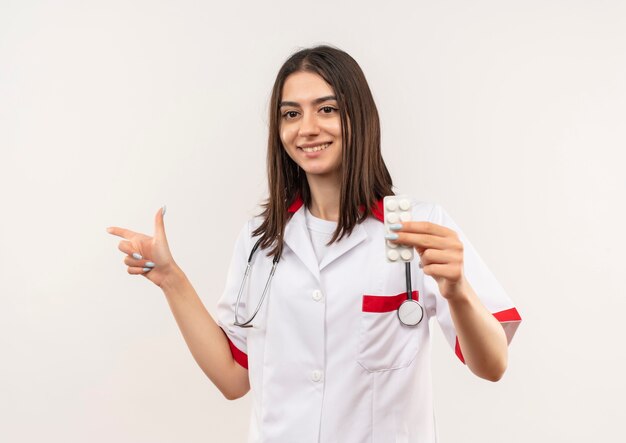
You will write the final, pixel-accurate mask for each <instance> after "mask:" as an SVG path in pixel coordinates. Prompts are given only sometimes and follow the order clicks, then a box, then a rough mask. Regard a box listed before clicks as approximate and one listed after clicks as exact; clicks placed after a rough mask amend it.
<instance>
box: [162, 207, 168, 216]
mask: <svg viewBox="0 0 626 443" xmlns="http://www.w3.org/2000/svg"><path fill="white" fill-rule="evenodd" d="M166 210H167V205H163V207H162V208H161V215H165V211H166Z"/></svg>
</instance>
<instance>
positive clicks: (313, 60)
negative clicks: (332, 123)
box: [253, 45, 393, 257]
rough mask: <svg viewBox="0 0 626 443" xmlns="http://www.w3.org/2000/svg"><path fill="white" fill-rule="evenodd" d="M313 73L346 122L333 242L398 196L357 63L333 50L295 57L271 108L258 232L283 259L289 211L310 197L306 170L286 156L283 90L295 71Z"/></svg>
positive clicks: (282, 70) (272, 252)
mask: <svg viewBox="0 0 626 443" xmlns="http://www.w3.org/2000/svg"><path fill="white" fill-rule="evenodd" d="M300 71H305V72H312V73H315V74H317V75H319V76H320V77H322V78H323V79H324V80H325V81H326V83H328V84H329V85H330V86H331V87H332V88H333V90H334V92H335V96H336V97H337V105H338V107H339V114H340V117H341V138H342V159H341V191H340V200H339V206H340V207H339V222H338V223H337V229H336V231H335V233H334V234H333V237H332V239H331V240H330V242H329V243H332V242H334V241H336V240H341V239H342V238H343V236H344V235H346V234H348V235H350V233H352V230H353V228H354V226H355V225H356V224H357V223H361V222H362V221H363V220H365V219H366V218H367V217H368V216H369V215H370V214H371V212H372V208H374V206H375V204H376V202H377V201H378V200H379V199H381V198H383V197H384V196H386V195H393V191H392V181H391V176H390V175H389V171H388V170H387V167H386V166H385V162H384V161H383V158H382V156H381V153H380V121H379V118H378V110H377V109H376V104H375V103H374V98H373V97H372V93H371V91H370V88H369V86H368V84H367V80H366V79H365V75H364V74H363V71H362V70H361V68H360V66H359V65H358V64H357V62H356V61H355V60H354V59H353V58H352V57H351V56H350V55H348V54H347V53H346V52H344V51H342V50H340V49H337V48H333V47H331V46H325V45H323V46H316V47H314V48H307V49H303V50H300V51H298V52H296V53H295V54H293V55H292V56H291V57H289V59H287V61H286V62H285V63H284V64H283V66H282V67H281V68H280V70H279V71H278V75H277V76H276V81H275V82H274V87H273V88H272V97H271V99H270V106H269V117H270V119H269V123H270V124H269V138H268V143H267V148H268V149H267V181H268V187H269V197H268V199H267V201H266V202H265V203H264V204H263V208H264V210H263V212H262V213H261V216H262V217H263V222H262V223H261V225H260V226H259V227H258V228H257V229H256V230H255V231H254V232H253V235H254V236H257V235H259V234H260V235H261V244H260V246H261V248H262V249H265V248H268V247H270V246H271V247H272V249H271V250H270V251H269V252H268V254H267V255H272V256H274V257H276V256H278V257H280V254H281V253H282V249H283V234H284V231H285V225H286V224H287V221H288V219H289V218H290V216H291V214H289V213H288V211H287V209H288V208H289V206H290V205H291V204H292V203H293V202H294V201H295V200H296V198H298V197H299V198H301V199H302V201H303V203H304V205H306V206H307V207H309V206H310V204H311V192H310V189H309V184H308V182H307V179H306V174H305V173H304V171H302V170H300V167H299V166H298V165H297V164H296V163H295V162H294V161H293V160H292V159H291V158H290V157H289V155H287V152H286V151H285V149H284V147H283V144H282V142H281V140H280V134H279V130H280V121H281V120H280V117H281V115H280V102H281V96H282V91H283V85H284V84H285V80H286V79H287V77H289V75H291V74H293V73H295V72H300Z"/></svg>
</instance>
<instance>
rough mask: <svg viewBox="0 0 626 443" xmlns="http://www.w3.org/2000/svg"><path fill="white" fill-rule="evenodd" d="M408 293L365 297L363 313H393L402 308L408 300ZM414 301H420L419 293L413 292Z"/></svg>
mask: <svg viewBox="0 0 626 443" xmlns="http://www.w3.org/2000/svg"><path fill="white" fill-rule="evenodd" d="M406 299H407V297H406V292H403V293H402V294H398V295H392V296H388V295H364V296H363V312H379V313H382V312H391V311H395V310H396V309H398V308H399V307H400V305H401V304H402V302H403V301H404V300H406ZM413 299H414V300H417V301H419V292H418V291H413Z"/></svg>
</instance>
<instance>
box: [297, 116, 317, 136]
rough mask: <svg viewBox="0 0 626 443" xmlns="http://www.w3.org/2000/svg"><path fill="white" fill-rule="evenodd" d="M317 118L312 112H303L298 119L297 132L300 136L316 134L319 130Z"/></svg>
mask: <svg viewBox="0 0 626 443" xmlns="http://www.w3.org/2000/svg"><path fill="white" fill-rule="evenodd" d="M317 123H318V122H317V118H316V116H315V114H314V113H312V112H305V113H304V114H303V115H302V119H301V120H300V128H299V130H298V134H299V135H300V136H302V137H308V136H311V135H317V134H319V132H320V128H319V125H318V124H317Z"/></svg>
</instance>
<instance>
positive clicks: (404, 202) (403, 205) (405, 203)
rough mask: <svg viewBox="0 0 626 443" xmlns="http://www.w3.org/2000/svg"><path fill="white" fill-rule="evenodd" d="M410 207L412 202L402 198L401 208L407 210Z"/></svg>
mask: <svg viewBox="0 0 626 443" xmlns="http://www.w3.org/2000/svg"><path fill="white" fill-rule="evenodd" d="M410 207H411V202H410V201H409V199H407V198H403V199H402V200H400V209H402V210H403V211H406V210H407V209H409V208H410Z"/></svg>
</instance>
